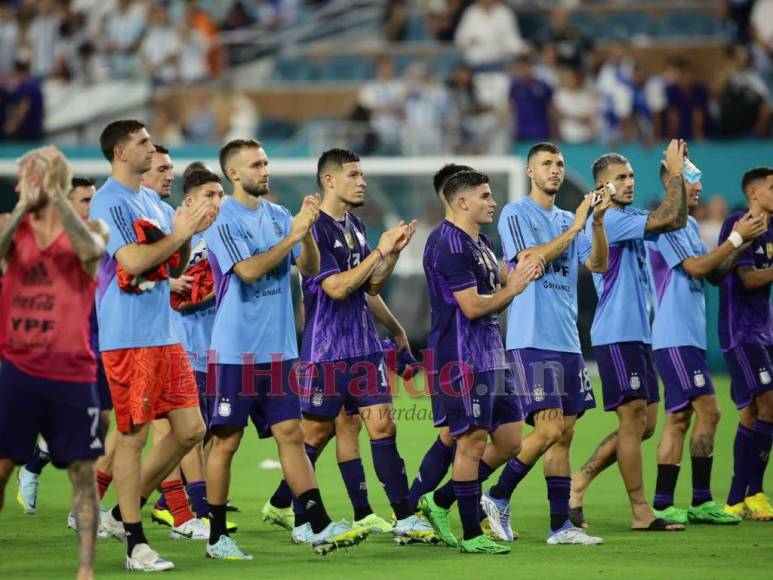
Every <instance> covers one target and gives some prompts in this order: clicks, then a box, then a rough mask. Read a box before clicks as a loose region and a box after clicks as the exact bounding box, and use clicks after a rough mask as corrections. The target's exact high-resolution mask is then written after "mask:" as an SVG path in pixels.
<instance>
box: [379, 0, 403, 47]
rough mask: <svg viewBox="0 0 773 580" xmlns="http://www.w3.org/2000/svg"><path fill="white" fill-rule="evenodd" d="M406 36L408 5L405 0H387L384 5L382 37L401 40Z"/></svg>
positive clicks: (389, 40)
mask: <svg viewBox="0 0 773 580" xmlns="http://www.w3.org/2000/svg"><path fill="white" fill-rule="evenodd" d="M407 36H408V7H407V6H406V5H405V0H387V3H386V5H385V7H384V38H385V39H386V41H387V42H402V41H403V40H405V39H406V37H407Z"/></svg>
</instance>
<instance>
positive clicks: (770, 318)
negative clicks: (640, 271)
mask: <svg viewBox="0 0 773 580" xmlns="http://www.w3.org/2000/svg"><path fill="white" fill-rule="evenodd" d="M741 189H742V190H743V193H744V196H746V201H747V203H748V207H749V211H750V212H751V213H752V215H754V216H760V215H761V216H763V217H764V218H765V219H766V220H767V222H768V228H767V230H766V231H765V233H764V234H763V235H761V236H759V237H758V238H755V239H754V241H752V243H751V245H750V246H749V247H748V248H746V249H745V250H744V252H743V253H742V254H741V257H740V258H738V260H737V261H736V263H735V269H734V270H733V271H732V273H731V274H730V275H729V276H727V277H726V278H725V279H724V281H723V282H722V285H721V286H720V287H719V346H720V348H721V349H722V352H723V353H724V356H725V361H726V362H727V367H728V370H729V371H730V394H731V396H732V398H733V402H734V403H735V405H736V407H737V408H738V409H739V410H740V417H739V422H738V430H737V431H736V435H735V443H734V445H733V479H732V481H731V483H730V493H729V495H728V498H727V505H726V506H725V511H727V512H728V513H730V514H733V515H735V516H739V517H745V518H749V519H754V520H768V521H770V520H773V507H771V505H770V501H769V500H768V497H767V496H766V495H765V493H764V490H763V485H762V482H763V479H764V476H765V468H766V467H767V465H768V458H769V456H770V449H771V441H772V440H773V362H771V357H773V350H771V349H773V312H772V311H771V305H770V287H771V284H773V226H772V225H771V224H770V215H771V213H773V168H772V167H757V168H755V169H751V170H749V171H747V172H746V173H745V174H744V176H743V179H742V181H741ZM745 219H747V218H746V216H745V212H743V211H741V212H736V213H733V214H732V215H730V216H729V217H728V218H727V220H725V223H724V224H723V226H722V230H721V232H720V234H719V242H720V243H724V242H725V240H731V241H732V242H733V243H734V244H735V243H736V242H737V241H738V238H737V236H736V235H734V233H733V232H734V231H735V230H736V227H737V226H736V224H741V223H743V221H744V220H745ZM736 234H737V231H736Z"/></svg>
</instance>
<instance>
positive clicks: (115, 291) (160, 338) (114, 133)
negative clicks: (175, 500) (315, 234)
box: [89, 120, 215, 571]
mask: <svg viewBox="0 0 773 580" xmlns="http://www.w3.org/2000/svg"><path fill="white" fill-rule="evenodd" d="M100 147H101V149H102V152H103V154H104V156H105V158H106V159H107V160H108V161H109V162H110V164H111V170H112V172H111V177H110V178H109V179H108V180H107V181H106V182H105V184H104V185H103V186H102V187H101V188H100V189H99V191H97V193H96V195H95V196H94V200H93V201H92V203H91V209H90V213H89V215H90V217H92V218H94V219H102V220H104V221H105V222H106V223H107V224H108V225H109V226H110V227H111V231H112V235H111V237H110V240H109V242H108V248H107V251H108V257H107V258H106V260H105V261H104V262H103V264H102V266H101V268H100V286H99V292H98V294H97V308H98V310H97V315H98V319H99V348H100V349H101V351H102V361H103V363H104V366H105V374H106V375H107V379H108V382H109V383H110V393H111V395H112V399H113V405H114V407H115V417H116V429H117V431H118V435H117V441H116V450H115V457H114V466H113V481H114V482H115V488H116V494H117V496H118V505H116V506H115V507H114V508H113V510H112V511H110V512H108V513H107V514H106V515H105V516H104V517H103V518H102V525H103V527H104V528H105V530H106V531H107V532H108V533H109V534H110V535H113V536H115V537H118V538H125V539H126V546H127V555H126V559H125V566H126V568H127V569H129V570H143V571H158V570H168V569H171V568H173V567H174V564H173V563H172V562H169V561H166V560H164V559H162V558H161V557H159V555H158V554H157V553H156V552H155V551H154V550H152V549H151V548H150V546H149V545H148V542H147V539H146V538H145V534H144V532H143V528H142V521H141V517H140V509H141V507H142V505H143V504H144V503H145V502H146V501H147V497H148V496H149V495H150V494H151V493H152V491H153V490H154V489H155V488H156V487H157V486H158V485H159V484H160V483H161V481H162V480H163V479H164V478H165V477H166V476H167V475H168V474H169V473H170V472H171V471H172V469H174V467H175V466H176V465H177V464H178V463H179V461H180V459H182V457H183V456H184V455H185V454H186V453H188V451H190V449H191V448H193V447H194V446H195V445H196V444H197V443H198V442H199V441H201V439H202V438H203V437H204V431H205V428H204V422H203V421H202V418H201V412H200V411H199V397H198V390H197V388H196V382H195V379H194V376H193V371H192V369H191V367H190V363H189V362H188V359H187V357H186V356H185V351H184V350H183V348H182V346H181V345H180V343H179V341H178V339H177V337H176V336H175V334H174V332H173V328H172V309H171V308H170V306H169V282H168V278H169V276H170V275H171V276H173V277H174V276H179V274H180V273H181V271H182V267H183V266H184V264H185V263H186V262H187V260H188V256H189V254H190V240H191V237H192V236H193V234H194V233H196V232H197V231H200V230H203V229H205V228H206V227H207V226H208V225H209V224H210V223H211V221H212V219H213V218H214V215H215V209H214V208H213V207H212V205H211V204H209V203H202V204H201V205H198V206H196V207H194V208H180V209H178V210H177V211H176V212H175V214H174V218H173V220H172V223H171V224H167V223H166V221H165V210H164V208H163V207H162V205H161V204H162V202H161V200H160V199H159V197H158V195H157V194H156V193H155V192H153V191H151V190H149V189H146V188H143V187H142V186H141V181H142V176H143V174H144V173H145V172H147V171H148V170H149V169H150V167H151V166H152V162H153V153H154V152H155V148H154V146H153V143H152V142H151V140H150V135H149V134H148V132H147V130H146V129H145V126H144V125H143V124H142V123H141V122H139V121H134V120H121V121H115V122H113V123H110V124H109V125H108V126H107V127H105V129H104V130H103V131H102V135H101V136H100ZM161 417H166V419H167V420H168V421H169V423H170V425H171V431H170V433H169V434H168V435H167V436H165V437H164V438H163V439H162V440H161V441H159V442H158V443H157V444H156V445H154V446H153V448H152V449H151V451H150V452H149V453H148V454H147V455H146V456H145V459H144V461H142V469H140V458H141V453H142V450H143V448H144V446H145V442H146V440H147V434H148V424H149V423H150V422H151V421H153V420H154V419H157V418H161Z"/></svg>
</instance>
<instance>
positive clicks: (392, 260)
mask: <svg viewBox="0 0 773 580" xmlns="http://www.w3.org/2000/svg"><path fill="white" fill-rule="evenodd" d="M396 265H397V255H396V254H388V255H386V256H385V257H384V259H383V260H381V261H380V262H379V263H378V265H377V266H376V269H375V270H373V273H372V274H371V275H370V278H369V279H368V281H367V282H366V284H365V291H366V292H367V293H368V294H370V295H371V296H375V295H376V294H378V293H380V292H381V290H383V289H384V286H385V285H386V283H387V280H389V277H390V276H391V275H392V271H393V270H394V269H395V266H396Z"/></svg>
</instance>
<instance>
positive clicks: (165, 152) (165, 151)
mask: <svg viewBox="0 0 773 580" xmlns="http://www.w3.org/2000/svg"><path fill="white" fill-rule="evenodd" d="M153 147H155V148H156V153H161V155H169V149H167V148H166V147H164V146H163V145H157V144H156V143H153Z"/></svg>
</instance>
